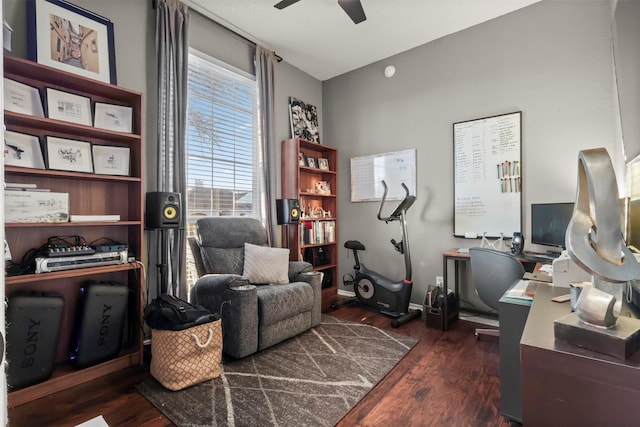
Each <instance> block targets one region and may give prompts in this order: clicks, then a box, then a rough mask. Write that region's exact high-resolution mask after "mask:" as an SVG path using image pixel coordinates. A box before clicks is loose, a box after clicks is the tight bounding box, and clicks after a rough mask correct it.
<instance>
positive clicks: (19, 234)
mask: <svg viewBox="0 0 640 427" xmlns="http://www.w3.org/2000/svg"><path fill="white" fill-rule="evenodd" d="M4 77H6V78H9V79H11V80H15V81H19V82H22V83H25V84H27V85H30V86H32V87H36V88H38V89H39V90H40V93H41V97H42V95H43V94H45V93H46V91H45V88H47V87H49V88H54V89H59V90H62V91H65V92H68V93H73V94H76V95H81V96H85V97H89V98H91V103H92V104H91V105H92V107H93V105H94V104H95V102H104V103H109V104H118V105H123V106H129V107H132V109H133V132H132V133H123V132H116V131H111V130H105V129H99V128H95V127H92V126H85V125H80V124H75V123H70V122H65V121H59V120H54V119H49V118H43V117H36V116H31V115H26V114H20V113H15V112H11V111H7V110H5V111H4V119H5V126H6V128H7V130H12V131H16V132H20V133H25V134H30V135H36V136H38V137H39V138H40V141H41V143H42V142H43V141H45V137H46V136H57V137H62V138H69V139H76V140H82V141H88V142H90V143H91V144H94V145H108V146H120V147H129V149H130V154H131V158H130V168H131V173H130V176H110V175H95V174H90V173H78V172H65V171H55V170H41V169H30V168H22V167H14V166H6V167H5V168H4V174H5V182H15V183H35V184H36V185H37V186H38V188H49V189H51V191H55V192H62V193H69V214H75V215H113V214H118V215H120V218H121V220H120V221H118V222H99V221H96V222H83V223H78V222H67V223H29V224H25V223H5V234H6V240H7V243H8V244H9V248H10V250H11V253H12V256H13V260H14V261H20V260H21V259H22V257H23V256H24V255H25V254H26V253H27V252H28V251H29V250H30V249H35V248H39V247H41V246H42V245H44V244H45V243H46V242H47V239H48V238H49V237H51V236H73V235H79V236H82V237H84V239H85V241H86V242H88V243H90V242H93V241H96V240H99V239H102V238H105V237H106V238H108V239H111V240H112V241H117V242H122V243H126V244H127V245H128V246H129V257H132V256H134V257H135V258H136V259H140V256H141V255H142V251H143V250H144V226H143V219H142V218H143V212H144V207H143V193H142V192H143V176H144V171H143V161H142V159H143V155H144V143H143V132H142V128H143V123H144V121H143V109H142V108H143V105H142V94H141V93H140V92H135V91H131V90H128V89H124V88H121V87H118V86H115V85H110V84H107V83H102V82H99V81H96V80H91V79H87V78H84V77H81V76H78V75H75V74H71V73H67V72H64V71H60V70H57V69H54V68H50V67H46V66H43V65H40V64H37V63H35V62H32V61H28V60H25V59H21V58H17V57H14V56H12V55H9V54H5V55H4ZM44 105H45V103H43V106H44ZM142 273H143V271H142V266H141V264H140V263H126V264H119V265H112V266H100V267H92V268H82V269H77V270H66V271H56V272H50V273H41V274H23V275H18V276H7V277H6V278H5V284H6V289H5V293H6V295H7V296H9V295H10V294H11V293H12V292H14V291H18V290H20V291H39V292H55V293H58V294H61V295H62V296H63V297H64V311H63V315H62V321H61V325H60V333H59V337H58V345H57V348H56V357H55V363H56V365H55V369H54V372H53V375H52V376H51V378H50V379H48V380H46V381H44V382H41V383H39V384H35V385H32V386H29V387H26V388H23V389H19V390H15V391H12V392H10V393H9V406H12V407H13V406H17V405H20V404H23V403H26V402H28V401H31V400H34V399H37V398H40V397H43V396H46V395H49V394H52V393H55V392H57V391H60V390H63V389H66V388H68V387H71V386H75V385H78V384H81V383H86V382H89V381H91V380H93V379H95V378H98V377H100V376H103V375H106V374H108V373H111V372H115V371H117V370H121V369H123V368H126V367H129V366H132V365H138V364H141V363H142V350H143V347H142V338H143V337H142V332H141V331H142V325H141V322H142V308H143V295H144V289H143V288H144V280H143V274H142ZM87 280H99V281H116V282H120V283H124V284H127V286H128V287H129V289H130V298H129V307H128V316H127V317H128V320H129V321H128V323H129V325H128V326H129V327H128V328H127V331H125V334H124V336H125V337H126V339H125V340H124V341H125V342H124V343H123V345H122V349H121V351H120V354H118V355H117V356H116V357H115V358H113V359H111V360H108V361H106V362H103V363H100V364H97V365H94V366H90V367H87V368H84V369H76V368H74V367H73V366H72V365H71V364H70V363H68V355H69V341H70V338H71V335H72V330H73V324H74V316H75V312H76V306H77V302H78V297H79V294H80V288H81V287H82V285H83V283H85V282H86V281H87Z"/></svg>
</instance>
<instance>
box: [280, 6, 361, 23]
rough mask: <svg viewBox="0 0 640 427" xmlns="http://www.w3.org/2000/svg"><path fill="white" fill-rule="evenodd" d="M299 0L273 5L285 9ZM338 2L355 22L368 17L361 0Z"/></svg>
mask: <svg viewBox="0 0 640 427" xmlns="http://www.w3.org/2000/svg"><path fill="white" fill-rule="evenodd" d="M299 1H300V0H282V1H280V2H278V3H276V4H275V5H274V6H273V7H275V8H276V9H284V8H285V7H288V6H291V5H292V4H294V3H297V2H299ZM338 4H339V5H340V7H341V8H342V9H343V10H344V11H345V12H346V13H347V15H349V18H351V20H352V21H353V23H354V24H359V23H361V22H362V21H364V20H366V19H367V17H366V16H365V14H364V9H363V8H362V3H360V0H338Z"/></svg>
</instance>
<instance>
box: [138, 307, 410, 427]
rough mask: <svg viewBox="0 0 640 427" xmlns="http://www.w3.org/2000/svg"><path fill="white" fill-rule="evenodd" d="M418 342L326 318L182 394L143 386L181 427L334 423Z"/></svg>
mask: <svg viewBox="0 0 640 427" xmlns="http://www.w3.org/2000/svg"><path fill="white" fill-rule="evenodd" d="M415 343H416V340H414V339H413V338H410V337H407V336H402V335H399V334H396V333H392V332H387V331H383V330H381V329H378V328H375V327H372V326H368V325H362V324H358V323H353V322H348V321H344V320H340V319H335V318H333V317H331V316H327V315H323V316H322V323H321V325H319V326H317V327H315V328H313V329H311V330H309V331H307V332H305V333H303V334H301V335H298V336H297V337H294V338H291V339H289V340H287V341H285V342H283V343H280V344H278V345H276V346H274V347H271V348H269V349H267V350H265V351H263V352H260V353H258V354H255V355H253V356H249V357H246V358H244V359H239V360H236V359H233V360H228V361H227V360H225V361H224V363H223V372H222V374H221V375H220V377H218V378H215V379H213V380H211V381H207V382H204V383H201V384H198V385H195V386H192V387H189V388H187V389H185V390H181V391H170V390H167V389H165V388H164V387H162V386H161V385H160V383H158V382H157V381H156V380H154V379H153V378H151V377H150V378H149V379H147V380H146V381H145V382H143V383H142V384H140V385H138V387H137V388H138V390H139V391H140V393H142V395H144V396H145V397H146V398H147V399H148V400H149V401H150V402H151V403H152V404H153V405H154V406H156V407H157V408H158V409H159V410H160V411H161V412H162V413H163V414H165V415H166V416H167V418H169V419H170V420H171V421H173V422H174V423H175V424H177V425H178V426H229V427H244V426H251V427H253V426H278V427H288V426H296V427H299V426H333V425H335V424H336V423H337V422H338V421H339V420H340V419H341V418H342V417H343V416H344V415H345V414H346V413H347V412H349V410H350V409H351V408H352V407H353V406H354V405H355V404H356V403H357V402H358V401H359V400H360V399H361V398H362V397H363V396H364V395H365V394H366V393H367V392H368V391H369V390H371V389H372V388H373V387H374V386H375V385H376V384H377V383H378V381H380V380H381V379H382V378H383V377H384V376H385V375H386V374H387V373H388V372H389V371H390V370H391V369H392V368H393V367H394V366H395V365H396V364H397V363H398V362H399V361H400V360H401V359H402V358H403V357H404V355H405V354H406V353H407V352H408V351H409V350H410V349H411V348H412V347H413V346H414V345H415Z"/></svg>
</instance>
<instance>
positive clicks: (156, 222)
mask: <svg viewBox="0 0 640 427" xmlns="http://www.w3.org/2000/svg"><path fill="white" fill-rule="evenodd" d="M144 222H145V227H146V228H151V229H154V228H180V226H181V223H182V202H181V197H180V193H169V192H166V191H152V192H149V193H147V197H146V211H145V218H144Z"/></svg>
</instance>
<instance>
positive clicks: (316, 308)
mask: <svg viewBox="0 0 640 427" xmlns="http://www.w3.org/2000/svg"><path fill="white" fill-rule="evenodd" d="M309 266H310V267H311V264H309ZM321 277H322V275H321V273H320V272H319V271H313V268H311V269H309V270H308V271H303V272H300V273H299V274H298V276H297V280H296V281H298V282H306V283H308V284H310V285H311V289H313V308H312V309H311V326H317V325H319V324H320V321H321V320H322V279H321Z"/></svg>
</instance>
